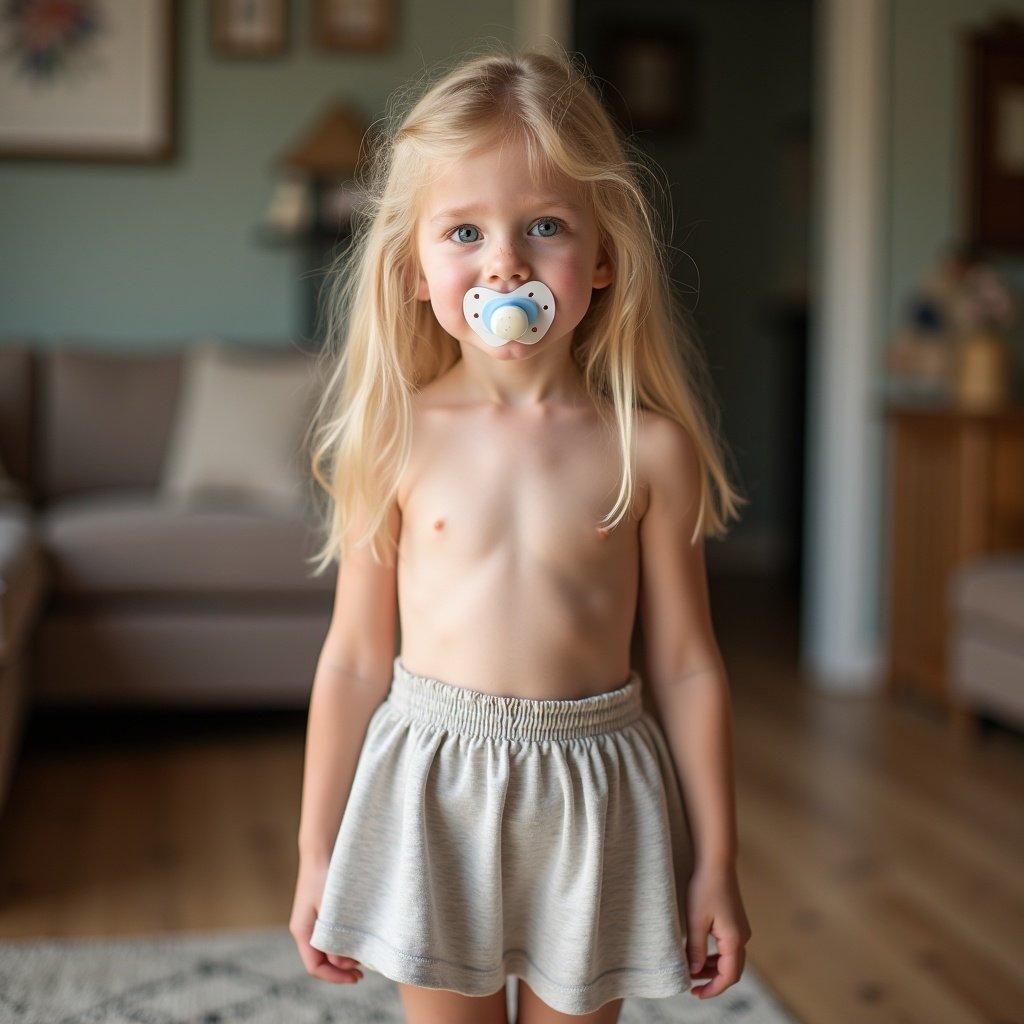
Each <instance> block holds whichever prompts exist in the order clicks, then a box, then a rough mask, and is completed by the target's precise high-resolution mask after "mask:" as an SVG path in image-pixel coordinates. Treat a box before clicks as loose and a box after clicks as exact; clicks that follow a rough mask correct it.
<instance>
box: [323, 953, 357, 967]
mask: <svg viewBox="0 0 1024 1024" xmlns="http://www.w3.org/2000/svg"><path fill="white" fill-rule="evenodd" d="M327 959H328V960H330V962H331V963H332V964H334V966H335V967H349V968H351V967H359V966H360V964H359V961H358V960H353V959H352V957H350V956H342V955H341V954H340V953H328V954H327Z"/></svg>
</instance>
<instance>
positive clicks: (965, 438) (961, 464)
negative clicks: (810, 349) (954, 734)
mask: <svg viewBox="0 0 1024 1024" xmlns="http://www.w3.org/2000/svg"><path fill="white" fill-rule="evenodd" d="M885 417H886V420H887V427H888V439H887V444H888V451H887V461H888V465H887V472H888V498H889V510H888V528H889V536H888V552H887V554H888V558H887V565H886V567H885V575H886V577H887V586H888V594H887V595H886V596H887V603H888V612H889V624H888V625H889V628H888V633H889V677H888V685H889V689H890V691H891V692H910V693H913V694H915V695H917V696H920V697H923V698H925V699H926V700H929V701H931V702H933V703H936V704H939V705H941V706H943V707H949V705H950V701H949V698H948V693H947V685H946V649H947V642H948V639H949V630H950V624H951V616H950V608H949V583H950V576H951V573H952V571H953V569H955V568H956V567H957V566H958V565H960V564H961V563H962V562H963V561H965V560H966V559H968V558H970V557H971V556H973V555H976V554H978V553H981V552H988V551H1005V550H1018V551H1019V550H1021V549H1024V406H1012V407H1010V408H1009V409H1006V410H1003V411H1001V412H993V413H971V412H964V411H960V410H955V409H920V408H908V407H901V406H894V405H890V406H888V407H886V409H885Z"/></svg>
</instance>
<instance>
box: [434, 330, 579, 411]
mask: <svg viewBox="0 0 1024 1024" xmlns="http://www.w3.org/2000/svg"><path fill="white" fill-rule="evenodd" d="M450 377H451V378H452V384H453V385H454V386H455V387H457V388H458V389H459V391H460V392H461V393H462V395H463V396H465V397H466V398H471V399H474V400H476V401H479V402H485V403H488V404H491V405H497V406H506V407H508V408H528V407H530V406H543V405H549V406H550V405H562V406H565V405H568V406H580V405H586V404H589V399H588V397H587V392H586V387H585V386H584V381H583V375H582V374H581V373H580V371H579V368H578V367H577V365H576V363H575V361H574V360H573V358H572V356H571V354H570V351H569V344H568V342H566V343H565V344H564V345H559V346H557V347H555V346H552V347H551V348H550V349H548V350H547V351H545V352H538V353H537V354H536V355H534V356H532V357H531V358H528V359H495V358H493V357H492V356H489V355H487V354H486V353H484V352H480V351H478V350H476V349H473V348H471V347H470V346H468V345H464V346H462V358H461V359H460V360H459V361H458V362H457V363H456V364H455V365H454V366H453V367H452V369H451V373H450Z"/></svg>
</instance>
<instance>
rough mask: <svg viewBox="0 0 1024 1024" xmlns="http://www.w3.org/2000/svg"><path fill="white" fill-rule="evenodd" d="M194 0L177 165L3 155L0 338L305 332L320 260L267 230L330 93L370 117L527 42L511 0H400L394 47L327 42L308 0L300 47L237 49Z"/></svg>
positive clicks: (297, 7)
mask: <svg viewBox="0 0 1024 1024" xmlns="http://www.w3.org/2000/svg"><path fill="white" fill-rule="evenodd" d="M181 8H182V12H181V14H182V17H181V23H180V31H181V35H180V40H181V48H180V61H179V88H180V92H179V97H180V99H179V102H180V118H179V136H178V149H179V152H178V156H177V158H176V159H175V161H174V162H173V163H171V164H168V165H164V166H144V165H141V164H140V165H127V164H125V165H121V166H117V165H108V166H103V165H99V164H96V165H79V164H75V163H72V162H68V163H51V162H46V161H37V162H30V163H29V162H14V161H8V162H0V338H2V337H3V336H5V335H6V336H10V335H12V334H28V335H31V336H33V337H37V338H38V339H39V340H40V342H42V343H44V344H45V343H46V342H48V341H50V340H53V339H55V338H57V337H60V336H68V335H76V336H92V337H98V338H111V339H117V340H121V339H125V340H136V339H137V340H138V341H139V342H140V343H145V342H147V341H157V340H160V339H170V338H179V337H182V338H183V337H189V336H192V335H196V334H200V333H205V332H217V333H223V334H226V335H228V336H230V337H236V338H257V339H265V338H280V337H285V336H295V335H296V333H297V332H299V331H300V330H301V329H302V326H303V324H304V306H303V303H304V301H305V293H304V289H305V287H306V284H305V282H304V281H303V280H302V279H301V278H300V275H301V274H303V273H304V272H305V269H306V268H305V267H304V266H303V264H302V261H301V257H300V256H299V254H298V253H297V252H294V251H291V250H288V249H273V248H267V247H264V246H263V245H261V244H260V243H258V242H257V241H256V240H255V238H254V231H255V228H256V226H257V224H258V223H259V221H260V218H261V217H262V215H263V212H264V210H265V209H266V206H267V203H268V201H269V198H270V195H271V192H272V188H273V183H274V180H275V179H274V175H273V172H272V167H271V163H272V160H273V158H274V157H275V156H276V154H277V153H279V152H280V151H281V150H282V149H284V148H285V147H286V146H287V145H288V143H289V142H290V141H291V140H292V139H294V138H295V137H296V136H297V135H299V134H301V132H302V131H303V130H304V129H305V126H306V125H308V124H309V122H310V120H311V119H312V118H315V116H316V115H317V112H318V111H319V110H320V109H321V107H322V105H324V104H325V103H327V102H328V101H329V100H331V99H334V98H342V99H346V100H350V101H351V102H352V103H354V104H355V105H356V106H357V107H358V108H359V109H360V110H361V111H362V113H363V114H364V116H365V117H366V119H367V121H368V122H369V121H372V120H373V119H374V118H376V117H378V116H380V113H381V112H382V110H383V106H384V102H385V99H386V97H387V96H388V94H389V93H390V92H391V90H392V89H393V88H394V87H395V85H396V84H397V83H399V82H401V81H404V80H405V79H406V78H408V77H409V76H411V75H415V74H417V73H418V72H419V71H420V70H421V69H422V67H423V65H424V64H431V63H433V62H434V61H435V60H438V59H443V58H446V57H448V56H449V55H450V54H452V53H453V52H457V51H458V50H460V49H462V48H463V47H464V46H467V45H473V44H477V43H480V42H482V41H487V40H488V39H493V40H497V41H501V42H503V43H507V42H511V41H513V24H514V22H513V9H514V7H513V2H512V0H476V2H474V3H473V4H469V5H467V4H465V3H462V2H460V0H429V2H424V3H403V4H399V5H398V10H399V13H398V18H399V23H398V42H397V45H396V47H395V49H394V50H393V51H392V52H389V53H386V54H353V55H343V54H325V53H323V52H320V51H317V50H315V49H314V48H313V47H312V45H311V43H310V42H309V28H308V26H309V0H299V2H296V3H293V4H292V46H291V49H290V51H289V52H288V53H287V54H286V55H284V56H282V57H281V58H279V59H276V60H269V61H259V60H253V61H238V60H225V59H222V58H217V57H215V56H213V55H212V54H211V52H210V45H209V24H208V20H207V16H206V12H207V4H206V2H205V0H184V2H183V3H182V4H181Z"/></svg>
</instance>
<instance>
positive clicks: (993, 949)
mask: <svg viewBox="0 0 1024 1024" xmlns="http://www.w3.org/2000/svg"><path fill="white" fill-rule="evenodd" d="M790 594H791V590H790V589H789V588H787V587H785V586H783V585H781V584H779V583H773V582H764V581H760V582H758V581H743V580H726V579H719V578H716V579H714V580H713V581H712V597H713V601H714V606H715V607H714V613H715V622H716V628H717V632H718V637H719V642H720V644H721V646H722V649H723V652H724V654H725V657H726V661H727V663H728V665H729V669H730V680H731V684H732V694H733V698H732V699H733V712H734V722H735V737H736V757H737V773H738V775H737V782H738V800H739V818H740V842H741V852H740V876H741V883H742V887H743V893H744V898H745V902H746V906H747V912H748V915H749V917H750V921H751V925H752V928H753V932H754V936H753V939H752V941H751V943H750V946H749V947H748V957H749V963H751V964H752V965H753V966H755V967H756V968H757V970H758V971H759V973H760V974H761V976H762V977H763V978H764V979H765V981H766V982H767V983H768V984H769V985H770V987H771V988H773V989H774V991H775V992H776V993H777V994H778V996H779V998H780V999H781V1000H782V1001H783V1002H784V1003H786V1004H787V1005H788V1006H789V1007H790V1008H791V1009H792V1011H793V1012H794V1014H795V1015H797V1016H798V1017H799V1018H800V1019H802V1020H804V1021H807V1022H809V1024H846V1022H858V1024H860V1022H874V1021H879V1022H882V1021H884V1022H894V1024H896V1022H899V1024H917V1022H920V1024H1009V1022H1022V1021H1024V970H1022V968H1024V872H1022V865H1024V814H1022V813H1021V807H1022V806H1024V801H1022V797H1024V770H1022V768H1024V738H1022V737H1021V735H1020V734H1019V733H1017V732H1014V731H1011V730H1009V729H1005V728H1001V727H998V726H996V725H994V724H990V725H988V726H987V728H985V730H984V732H983V735H982V737H981V740H980V742H979V743H978V744H977V745H976V746H975V747H974V748H968V749H962V748H960V747H958V746H957V745H956V744H955V743H954V742H953V741H952V737H951V734H950V731H949V729H948V727H947V726H946V724H945V722H944V721H943V719H942V718H941V717H940V716H939V715H937V714H935V713H933V712H931V711H930V710H929V709H928V708H924V707H917V706H913V705H911V704H907V703H904V702H897V703H896V704H891V703H886V702H885V701H883V700H881V699H879V698H875V697H852V698H850V697H832V696H826V695H823V694H820V693H816V692H815V691H813V690H812V689H810V688H809V687H808V686H807V685H805V684H804V683H802V682H801V680H800V679H799V676H798V672H797V669H796V629H795V621H796V615H795V602H794V600H793V598H792V597H791V596H790ZM304 726H305V721H304V716H303V715H302V714H301V713H280V714H268V713H255V714H240V713H227V714H212V715H211V714H205V715H203V714H198V715H190V714H181V713H159V714H156V713H151V714H149V715H145V716H139V715H128V714H120V715H117V716H110V715H94V714H90V715H57V714H54V713H50V714H48V715H46V716H45V717H44V716H42V715H33V716H32V718H31V719H30V722H29V728H28V731H27V733H26V738H25V744H24V749H23V754H22V757H21V760H20V764H19V767H18V770H17V774H16V777H15V783H14V788H13V790H12V793H11V798H10V803H9V806H8V810H7V812H6V814H5V816H4V818H3V819H2V821H0V936H3V937H26V936H85V935H106V936H125V935H131V934H139V933H152V932H155V931H161V930H179V929H203V928H220V927H232V928H235V927H245V926H260V927H262V926H268V925H280V926H282V927H283V926H285V925H286V924H287V921H288V916H289V911H290V908H291V898H292V885H293V882H294V876H295V869H296V852H295V834H296V828H297V825H298V803H299V790H300V784H301V769H302V748H303V739H304Z"/></svg>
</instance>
